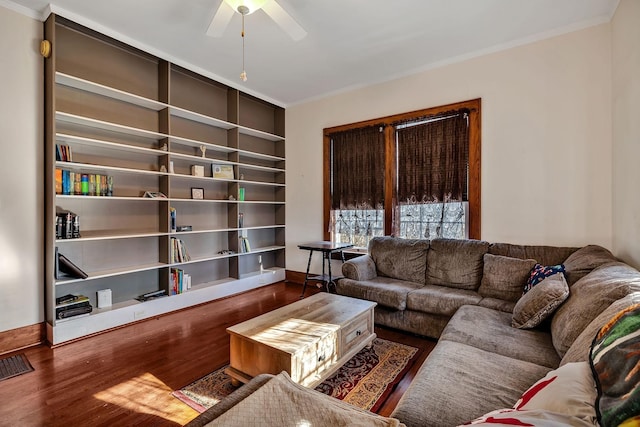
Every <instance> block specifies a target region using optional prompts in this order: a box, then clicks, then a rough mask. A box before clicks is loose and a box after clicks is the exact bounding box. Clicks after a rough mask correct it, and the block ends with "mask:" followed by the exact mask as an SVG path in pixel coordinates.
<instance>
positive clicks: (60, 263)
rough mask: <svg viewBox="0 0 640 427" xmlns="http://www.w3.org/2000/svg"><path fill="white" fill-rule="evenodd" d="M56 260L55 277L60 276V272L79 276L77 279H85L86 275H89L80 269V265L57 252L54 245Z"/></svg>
mask: <svg viewBox="0 0 640 427" xmlns="http://www.w3.org/2000/svg"><path fill="white" fill-rule="evenodd" d="M56 261H57V263H56V266H55V267H56V269H55V272H56V279H58V278H59V277H60V273H65V274H67V275H69V276H71V277H74V278H79V279H86V278H87V277H89V275H88V274H87V273H85V272H84V271H82V269H80V267H78V266H77V265H75V264H74V263H72V262H71V261H70V260H69V259H68V258H67V257H66V256H64V255H62V254H61V253H60V252H58V248H57V247H56Z"/></svg>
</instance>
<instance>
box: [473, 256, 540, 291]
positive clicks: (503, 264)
mask: <svg viewBox="0 0 640 427" xmlns="http://www.w3.org/2000/svg"><path fill="white" fill-rule="evenodd" d="M483 259H484V268H483V273H482V281H481V282H480V287H479V288H478V293H479V294H480V295H482V296H483V297H488V298H498V299H503V300H507V301H513V302H517V301H518V300H519V299H520V297H521V296H522V292H523V289H524V286H525V284H526V283H527V279H528V278H529V273H530V272H531V269H532V268H533V266H534V265H536V260H534V259H519V258H511V257H506V256H500V255H491V254H484V257H483Z"/></svg>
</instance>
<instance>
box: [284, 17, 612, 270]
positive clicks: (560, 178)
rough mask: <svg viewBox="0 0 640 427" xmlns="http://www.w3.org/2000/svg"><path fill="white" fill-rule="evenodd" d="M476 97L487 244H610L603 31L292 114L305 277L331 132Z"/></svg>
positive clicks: (295, 201) (293, 236)
mask: <svg viewBox="0 0 640 427" xmlns="http://www.w3.org/2000/svg"><path fill="white" fill-rule="evenodd" d="M309 84H313V82H309ZM473 98H482V115H483V117H482V238H483V239H486V240H489V241H503V242H513V243H529V244H549V245H584V244H587V243H594V244H600V245H603V246H605V247H607V248H611V247H612V244H613V241H612V168H611V163H612V142H611V139H612V128H611V37H610V25H609V24H603V25H598V26H595V27H590V28H587V29H584V30H581V31H577V32H573V33H569V34H565V35H562V36H558V37H555V38H552V39H547V40H543V41H539V42H536V43H532V44H528V45H523V46H519V47H515V48H512V49H509V50H505V51H501V52H498V53H494V54H489V55H485V56H481V57H478V58H475V59H471V60H467V61H464V62H460V63H456V64H452V65H448V66H444V67H441V68H437V69H433V70H430V71H426V72H423V73H419V74H416V75H413V76H410V77H406V78H403V79H399V80H395V81H392V82H388V83H384V84H379V85H374V86H368V87H365V88H362V89H358V90H354V91H351V92H348V93H344V94H340V95H337V96H332V97H329V98H325V99H321V100H317V101H314V102H308V103H304V104H300V105H297V106H293V107H290V108H288V109H287V116H286V123H287V128H286V135H287V240H288V242H287V268H288V269H291V270H295V271H304V270H305V268H306V259H307V254H306V253H304V252H303V251H300V250H298V249H297V246H296V245H297V244H299V243H301V242H304V241H313V240H320V239H322V235H323V234H322V232H323V230H322V228H323V225H322V129H323V128H324V127H329V126H335V125H340V124H344V123H350V122H355V121H359V120H365V119H372V118H376V117H382V116H386V115H390V114H395V113H402V112H406V111H411V110H416V109H421V108H426V107H431V106H437V105H443V104H447V103H451V102H456V101H463V100H468V99H473ZM318 269H319V263H317V262H316V263H315V270H316V271H318Z"/></svg>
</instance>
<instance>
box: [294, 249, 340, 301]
mask: <svg viewBox="0 0 640 427" xmlns="http://www.w3.org/2000/svg"><path fill="white" fill-rule="evenodd" d="M352 247H353V245H352V244H351V243H333V242H326V241H322V242H311V243H303V244H301V245H298V248H300V249H304V250H307V251H309V261H308V262H307V272H306V273H305V276H304V285H303V286H302V294H301V295H300V298H304V292H305V291H306V290H307V282H308V281H309V280H317V281H320V282H322V283H323V285H324V286H325V289H326V291H327V292H329V287H330V286H331V285H333V286H334V288H335V286H336V282H335V279H337V277H333V276H332V275H331V255H332V254H334V253H340V257H341V258H342V262H343V263H344V252H343V251H344V250H345V249H349V248H352ZM314 252H321V253H322V275H320V276H313V277H309V269H310V268H311V258H312V257H313V253H314ZM325 263H326V264H327V267H328V272H329V274H328V275H327V274H325Z"/></svg>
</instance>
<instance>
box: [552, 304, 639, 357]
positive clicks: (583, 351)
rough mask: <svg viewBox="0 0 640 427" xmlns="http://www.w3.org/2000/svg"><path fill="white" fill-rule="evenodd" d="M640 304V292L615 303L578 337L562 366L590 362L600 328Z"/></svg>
mask: <svg viewBox="0 0 640 427" xmlns="http://www.w3.org/2000/svg"><path fill="white" fill-rule="evenodd" d="M638 303H640V292H634V293H632V294H629V295H627V296H626V297H624V298H621V299H619V300H616V301H614V302H613V303H612V304H611V305H610V306H609V307H607V308H606V309H605V310H604V311H603V312H602V313H600V314H599V315H598V317H596V318H595V319H593V321H592V322H591V323H589V325H588V326H587V327H586V328H584V330H583V331H582V332H581V333H580V335H578V338H576V340H575V341H574V342H573V344H571V347H569V350H567V353H566V354H565V355H564V357H563V358H562V361H561V362H560V365H564V364H565V363H571V362H582V361H588V360H589V350H590V346H591V343H592V342H593V337H595V336H596V334H597V333H598V331H599V330H600V328H602V326H604V325H605V324H606V323H607V322H608V321H609V320H610V319H611V318H613V316H614V315H615V314H616V313H618V312H620V311H622V310H624V309H625V308H627V307H630V306H632V305H634V304H638Z"/></svg>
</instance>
